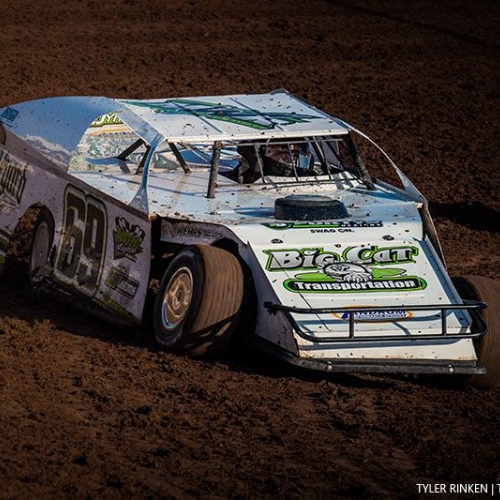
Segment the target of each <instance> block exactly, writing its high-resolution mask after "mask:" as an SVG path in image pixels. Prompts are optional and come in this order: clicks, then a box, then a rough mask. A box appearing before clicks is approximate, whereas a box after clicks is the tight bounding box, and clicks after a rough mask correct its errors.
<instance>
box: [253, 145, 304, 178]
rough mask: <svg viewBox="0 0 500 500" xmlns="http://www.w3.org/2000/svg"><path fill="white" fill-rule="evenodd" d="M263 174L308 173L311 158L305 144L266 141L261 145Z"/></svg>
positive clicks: (289, 175) (290, 175)
mask: <svg viewBox="0 0 500 500" xmlns="http://www.w3.org/2000/svg"><path fill="white" fill-rule="evenodd" d="M261 156H262V163H263V170H264V175H279V176H283V177H293V176H294V175H298V176H300V175H310V174H311V173H312V164H313V158H312V155H311V153H309V152H308V151H307V145H300V144H296V143H288V144H287V143H268V144H266V145H264V146H262V147H261Z"/></svg>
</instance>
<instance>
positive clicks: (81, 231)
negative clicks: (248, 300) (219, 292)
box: [0, 91, 484, 374]
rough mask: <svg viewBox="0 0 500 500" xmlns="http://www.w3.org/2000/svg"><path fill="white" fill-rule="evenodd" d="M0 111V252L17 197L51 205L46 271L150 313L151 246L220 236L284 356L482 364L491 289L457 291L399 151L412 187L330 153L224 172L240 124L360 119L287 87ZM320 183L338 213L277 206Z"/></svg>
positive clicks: (461, 369)
mask: <svg viewBox="0 0 500 500" xmlns="http://www.w3.org/2000/svg"><path fill="white" fill-rule="evenodd" d="M0 125H1V127H2V128H1V129H0V132H1V135H0V139H1V140H0V266H2V265H3V264H4V263H5V261H6V260H7V259H6V255H7V254H8V248H9V245H10V243H11V241H12V240H13V238H15V236H16V235H15V231H16V227H17V226H18V223H19V221H20V220H21V218H22V216H23V214H25V213H26V212H27V211H28V210H29V209H30V208H31V207H44V208H45V209H46V210H48V211H49V212H50V214H51V216H52V218H53V221H54V238H53V245H52V251H51V254H50V258H49V259H48V261H47V263H46V265H45V266H44V269H43V272H42V273H41V274H42V275H41V279H43V281H44V282H46V283H45V284H46V285H47V286H46V288H50V289H52V290H54V291H57V292H60V293H63V294H66V295H69V296H72V297H78V298H79V299H81V300H82V301H83V302H85V303H86V304H87V305H88V307H89V308H90V309H95V310H96V311H97V310H98V311H106V312H107V314H108V315H111V316H113V317H115V318H116V319H119V320H121V321H126V322H129V323H138V324H140V323H142V322H143V319H144V311H145V308H146V302H147V297H148V286H149V282H150V279H149V278H150V275H151V258H152V252H153V251H154V248H155V247H156V246H158V245H166V246H168V247H169V248H170V247H171V246H172V247H173V248H182V247H184V246H189V245H219V244H221V243H220V242H226V243H224V246H225V247H230V248H231V249H232V251H233V253H235V254H236V255H237V257H238V259H239V260H240V261H241V263H242V266H244V267H245V269H247V270H248V274H249V276H250V277H251V282H252V286H253V287H254V293H255V297H256V299H255V300H256V302H255V318H254V320H255V321H254V325H253V334H254V339H255V340H256V342H257V343H258V344H260V345H261V346H263V347H264V348H266V349H268V350H270V351H271V352H273V353H275V354H277V355H278V356H281V357H283V358H285V359H287V360H289V361H291V362H294V363H296V364H299V365H303V366H306V367H310V368H319V369H323V370H327V371H368V372H370V371H371V372H383V371H386V372H408V373H468V374H474V373H482V372H483V371H484V370H483V368H482V367H481V366H480V365H479V364H478V363H477V356H476V351H475V347H474V342H473V340H474V338H476V337H478V336H480V335H481V334H482V333H484V332H483V331H481V328H479V329H477V328H474V327H473V324H475V322H479V320H478V318H479V315H478V313H477V311H478V309H479V308H480V307H483V305H484V304H479V303H464V301H462V299H461V298H460V296H459V294H458V293H457V291H456V289H455V288H454V286H453V283H452V281H451V280H450V278H449V276H448V274H447V272H446V268H445V264H444V261H443V258H442V254H441V250H440V248H439V242H438V240H437V236H436V233H435V231H434V227H433V225H432V222H431V219H430V217H429V215H428V212H427V203H426V201H425V199H424V198H423V197H422V195H421V194H420V193H419V192H418V191H417V189H416V188H415V187H414V186H413V185H412V184H411V182H410V181H409V180H408V179H407V178H406V177H405V176H404V175H403V174H402V173H401V172H400V171H399V170H398V169H397V168H396V167H395V166H394V165H393V166H394V168H395V170H396V172H397V174H398V175H399V177H400V179H401V181H402V184H403V186H404V188H403V189H400V188H397V187H394V186H391V185H389V184H386V183H383V182H378V181H372V180H371V179H369V178H368V180H367V178H364V177H363V171H361V174H360V175H357V173H356V172H354V171H352V170H348V169H344V170H341V169H338V171H335V172H334V173H333V174H332V173H331V172H332V171H331V170H330V166H328V173H326V171H325V172H323V173H320V174H318V173H315V174H314V175H312V174H311V175H304V176H302V175H301V176H296V177H294V178H289V177H281V176H272V175H264V174H263V173H262V172H261V173H262V175H261V176H260V178H259V179H258V180H256V181H255V182H253V183H249V182H247V183H239V182H238V181H237V180H236V179H233V178H229V177H228V176H227V175H226V174H228V172H230V171H231V169H232V168H235V167H236V164H237V162H238V155H237V153H236V145H237V144H238V143H240V142H241V141H243V142H244V143H245V144H248V143H251V142H252V141H256V142H258V143H259V144H261V143H264V142H266V143H268V142H269V141H283V142H286V141H291V140H297V138H307V140H309V142H310V144H313V143H314V144H316V143H315V142H314V140H313V141H312V142H311V138H312V139H314V138H316V139H317V138H321V139H322V140H325V141H330V140H331V141H341V140H344V139H345V138H347V137H349V136H350V135H352V134H356V133H358V131H357V130H356V129H355V128H354V127H352V126H350V125H348V124H346V123H345V122H343V121H341V120H339V119H337V118H334V117H332V116H329V115H328V114H326V113H324V112H321V111H319V110H317V109H316V108H314V107H312V106H310V105H308V104H306V103H304V102H302V101H300V100H299V99H297V98H296V97H294V96H293V95H291V94H289V93H287V92H284V91H276V92H272V93H269V94H261V95H235V96H216V97H194V98H189V99H186V98H184V99H155V100H122V99H110V98H104V97H60V98H50V99H41V100H37V101H31V102H26V103H21V104H17V105H13V106H9V107H6V108H3V109H0ZM359 134H360V135H361V136H362V135H363V134H361V133H359ZM365 138H366V137H365ZM124 139H127V140H128V141H129V143H130V144H132V143H134V141H136V140H137V141H139V142H137V143H136V146H137V147H138V149H137V160H136V161H135V160H134V162H132V164H131V162H130V161H129V158H128V157H126V156H123V157H122V158H118V156H119V155H118V153H119V151H120V149H119V144H122V142H123V140H124ZM316 139H315V140H316ZM332 143H333V142H332ZM103 145H105V146H106V147H105V148H103ZM171 145H177V146H176V147H177V151H176V150H175V148H176V147H172V146H171ZM97 149H99V152H98V153H95V151H94V150H97ZM213 151H216V152H217V153H218V154H220V160H219V161H217V160H212V152H213ZM179 152H180V154H181V156H183V158H184V161H185V165H184V167H185V168H184V169H183V168H181V167H182V165H181V163H182V161H181V162H180V160H179V158H178V155H176V153H179ZM133 154H135V153H132V154H131V155H130V156H131V157H132V156H133ZM92 155H93V156H92ZM310 155H311V153H309V156H310ZM90 156H92V158H91V159H89V157H90ZM160 160H161V161H160ZM315 161H317V158H316V160H315ZM186 167H187V168H186ZM188 169H189V170H190V172H187V171H185V170H188ZM290 195H291V197H290ZM287 196H288V197H289V198H286V197H287ZM318 196H323V197H327V198H322V199H323V200H325V199H326V200H335V201H336V202H338V203H339V204H340V205H341V206H342V207H343V209H345V210H346V213H345V214H343V215H342V216H340V217H338V218H326V219H325V218H320V219H314V218H313V219H312V220H311V219H310V218H308V217H306V218H303V217H298V218H297V219H295V220H293V218H292V219H290V220H288V219H286V220H284V219H283V218H279V217H277V216H276V208H275V202H276V200H277V199H283V198H286V199H287V200H290V202H291V203H292V205H293V204H294V203H298V204H299V205H300V202H301V200H306V201H307V200H308V199H309V198H310V199H311V201H312V203H313V204H314V203H315V201H318V200H319V201H321V199H320V198H318ZM326 203H327V205H328V204H329V202H328V201H327V202H326ZM320 204H321V203H320ZM227 242H230V244H229V243H227ZM473 320H474V321H473Z"/></svg>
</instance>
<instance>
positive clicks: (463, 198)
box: [0, 0, 500, 499]
mask: <svg viewBox="0 0 500 500" xmlns="http://www.w3.org/2000/svg"><path fill="white" fill-rule="evenodd" d="M34 4H35V2H32V1H31V0H15V1H14V0H4V1H3V2H2V21H1V24H2V29H1V30H0V47H1V54H2V69H1V85H0V106H5V105H7V104H13V103H16V102H19V101H24V100H28V99H33V98H38V97H44V96H53V95H108V96H114V97H133V98H154V97H169V96H178V97H181V96H194V95H216V94H224V93H244V92H252V93H253V92H265V91H270V90H273V89H275V88H286V89H287V90H289V91H291V92H293V93H295V94H297V95H298V96H299V97H301V98H304V99H306V100H308V101H309V102H311V103H312V104H313V105H316V106H318V107H320V108H323V109H325V110H327V111H329V112H331V113H333V114H335V115H337V116H340V117H341V118H343V119H345V120H347V121H349V122H351V123H354V124H356V125H358V126H359V127H360V128H361V129H363V130H364V131H365V132H366V133H368V135H370V136H371V137H372V138H374V139H375V140H376V141H377V142H379V143H380V144H382V145H383V146H384V147H385V149H386V151H388V152H389V153H390V154H391V156H392V157H393V159H394V160H395V162H396V163H397V164H398V165H399V166H400V167H401V168H402V169H403V170H404V171H405V172H406V173H407V174H408V175H409V176H410V178H411V179H412V180H413V181H414V182H415V183H416V185H417V186H418V187H419V188H421V190H422V192H423V193H424V195H425V196H426V197H427V198H428V199H429V201H430V206H431V210H432V213H433V215H434V217H435V221H436V225H437V229H438V231H439V234H440V236H441V239H442V244H443V249H444V253H445V255H446V259H447V262H448V267H449V271H450V274H452V275H457V274H479V275H484V276H489V277H492V278H496V279H499V280H500V212H499V211H500V180H499V179H500V176H499V173H498V164H499V157H500V148H499V137H500V130H499V123H500V98H499V81H500V64H499V61H500V31H499V30H498V26H499V25H500V22H499V21H500V5H499V4H498V2H495V1H493V0H491V1H487V0H478V1H475V2H465V1H451V0H448V1H444V2H434V1H431V0H422V1H416V2H397V1H395V0H393V1H382V0H376V1H370V2H368V1H366V0H365V1H362V0H353V1H347V0H346V1H328V0H323V1H320V0H310V1H309V2H308V3H307V7H304V4H303V2H291V1H290V2H287V1H285V0H274V1H271V0H266V1H264V0H253V1H252V2H237V1H236V0H233V1H225V2H224V1H220V0H219V1H217V0H204V1H197V0H193V1H181V0H169V1H168V2H166V1H165V2H164V1H160V0H149V1H147V2H139V1H134V0H122V1H120V0H107V1H105V2H98V1H94V0H80V1H74V2H64V1H60V0H40V1H39V2H38V5H36V6H35V5H34ZM434 382H436V381H433V380H429V379H413V378H404V377H399V378H398V377H381V376H356V375H352V376H343V377H340V376H336V377H332V378H329V379H326V378H325V377H324V376H321V375H313V374H308V373H304V372H299V371H296V370H293V369H291V368H289V367H287V366H284V365H282V364H280V363H277V362H275V361H273V360H269V359H267V358H263V357H261V356H260V355H258V354H255V353H242V352H236V353H234V354H233V356H232V357H229V358H228V359H226V360H222V361H221V362H217V363H208V362H199V361H193V360H190V359H184V358H182V357H178V356H175V355H171V354H168V353H166V352H161V351H158V350H157V349H156V348H155V347H154V344H153V343H152V342H151V340H150V339H149V338H148V337H147V336H144V335H143V334H142V332H134V331H129V330H123V329H117V328H115V327H112V326H110V325H108V324H106V323H103V322H100V321H96V320H94V319H91V318H89V317H88V316H85V315H84V314H81V313H78V312H75V311H74V310H72V309H71V308H69V307H66V306H64V305H62V304H60V303H55V302H54V301H52V300H51V299H48V298H44V297H33V296H31V295H29V294H27V293H26V292H25V291H24V290H22V289H19V287H18V286H16V283H4V284H3V285H2V286H1V288H0V486H1V487H0V498H68V497H72V498H76V499H79V498H259V499H260V498H301V499H302V498H311V499H312V498H314V499H319V498H335V497H373V498H384V497H393V498H394V497H400V498H407V497H411V496H416V495H417V493H418V489H417V486H416V484H417V483H483V484H491V483H495V484H496V483H500V445H499V444H498V433H499V430H500V390H497V391H496V392H492V393H485V392H479V391H476V390H473V389H467V390H464V391H458V390H454V389H445V388H443V387H436V386H435V384H434ZM498 494H500V490H499V491H498ZM462 498H465V496H463V497H462Z"/></svg>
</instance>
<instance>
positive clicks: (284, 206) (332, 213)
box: [274, 194, 349, 221]
mask: <svg viewBox="0 0 500 500" xmlns="http://www.w3.org/2000/svg"><path fill="white" fill-rule="evenodd" d="M274 215H275V217H276V219H279V220H306V221H314V220H331V219H344V218H346V217H348V216H349V213H348V212H347V209H346V207H345V206H344V203H343V202H342V201H340V200H334V199H332V198H330V197H329V196H322V195H300V194H297V195H296V194H290V195H288V196H285V197H284V198H278V199H277V200H276V201H275V203H274Z"/></svg>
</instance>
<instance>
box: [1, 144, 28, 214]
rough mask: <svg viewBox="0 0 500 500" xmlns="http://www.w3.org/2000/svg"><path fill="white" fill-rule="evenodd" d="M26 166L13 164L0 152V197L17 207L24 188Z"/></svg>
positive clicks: (8, 156)
mask: <svg viewBox="0 0 500 500" xmlns="http://www.w3.org/2000/svg"><path fill="white" fill-rule="evenodd" d="M26 170H27V168H26V165H25V164H22V163H20V162H14V161H13V159H12V157H11V156H10V155H9V154H8V153H7V152H6V151H0V197H2V198H3V199H4V200H5V201H6V202H8V203H10V204H12V205H19V203H20V202H21V198H22V196H23V193H24V188H25V187H26Z"/></svg>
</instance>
